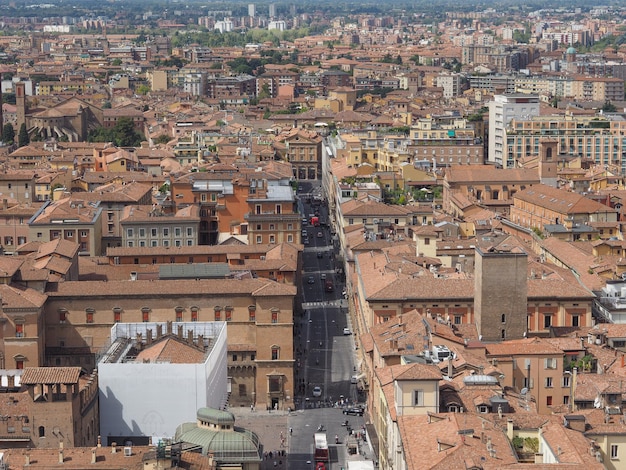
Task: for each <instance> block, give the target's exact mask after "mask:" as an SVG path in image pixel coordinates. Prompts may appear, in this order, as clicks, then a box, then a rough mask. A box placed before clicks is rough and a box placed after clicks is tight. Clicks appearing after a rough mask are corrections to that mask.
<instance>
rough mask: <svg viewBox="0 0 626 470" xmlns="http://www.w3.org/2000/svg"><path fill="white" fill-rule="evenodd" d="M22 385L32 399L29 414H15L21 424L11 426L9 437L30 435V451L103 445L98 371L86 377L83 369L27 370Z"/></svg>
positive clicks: (15, 423) (27, 400)
mask: <svg viewBox="0 0 626 470" xmlns="http://www.w3.org/2000/svg"><path fill="white" fill-rule="evenodd" d="M20 383H21V384H22V385H23V386H24V387H25V388H26V394H27V396H28V399H26V400H24V401H25V402H26V403H25V404H26V406H27V407H28V411H27V413H26V414H25V415H21V416H15V415H13V419H15V420H17V421H18V422H14V423H9V424H13V430H8V429H7V430H8V433H7V434H12V433H20V435H21V436H23V435H24V434H27V436H28V437H29V439H28V441H27V443H28V444H27V445H28V447H29V448H30V447H35V448H42V447H43V448H52V449H59V447H60V446H63V447H68V448H71V447H93V446H95V445H97V444H99V442H98V440H99V435H100V416H99V403H98V374H97V373H96V372H93V373H91V374H86V375H84V374H83V373H82V371H81V368H80V367H26V368H25V369H24V373H23V374H22V375H21V378H20ZM20 398H22V399H23V398H25V397H19V398H18V399H20ZM11 414H13V413H11ZM7 418H9V419H10V418H11V416H7ZM3 421H4V422H7V421H8V420H3ZM63 447H61V448H63Z"/></svg>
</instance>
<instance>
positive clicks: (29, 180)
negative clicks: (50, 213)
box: [0, 171, 37, 203]
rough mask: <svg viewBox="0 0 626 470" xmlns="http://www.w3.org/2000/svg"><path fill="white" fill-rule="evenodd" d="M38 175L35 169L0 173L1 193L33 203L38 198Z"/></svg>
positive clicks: (8, 197) (21, 201) (7, 196)
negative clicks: (36, 187) (36, 193)
mask: <svg viewBox="0 0 626 470" xmlns="http://www.w3.org/2000/svg"><path fill="white" fill-rule="evenodd" d="M36 181H37V176H36V173H35V172H34V171H25V172H2V174H1V175H0V193H2V195H3V196H4V197H5V198H7V199H11V200H14V201H17V202H20V203H31V202H34V201H36V200H37V198H36V195H35V183H36Z"/></svg>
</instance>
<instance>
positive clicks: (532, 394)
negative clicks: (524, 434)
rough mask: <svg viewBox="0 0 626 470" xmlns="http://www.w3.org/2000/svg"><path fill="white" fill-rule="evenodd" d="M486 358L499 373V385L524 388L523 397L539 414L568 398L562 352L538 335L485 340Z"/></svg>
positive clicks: (566, 402) (567, 377)
mask: <svg viewBox="0 0 626 470" xmlns="http://www.w3.org/2000/svg"><path fill="white" fill-rule="evenodd" d="M486 348H487V359H491V360H492V361H493V363H494V364H497V365H498V368H499V369H500V370H501V371H502V372H503V375H504V378H503V379H502V384H503V386H508V387H513V388H514V389H517V390H522V389H526V390H527V393H525V394H524V395H528V396H523V397H522V399H523V400H526V399H527V400H530V401H533V402H535V403H536V405H537V411H538V412H539V413H540V414H550V413H551V412H552V408H553V407H557V406H559V405H567V404H568V403H569V402H570V400H571V399H572V397H571V388H570V381H571V380H572V376H571V374H570V375H568V374H566V373H565V367H564V358H565V354H564V352H563V350H562V349H561V348H559V347H558V346H556V345H553V344H552V343H551V342H550V341H548V340H546V339H540V338H524V339H519V340H512V341H504V342H501V343H489V344H487V345H486Z"/></svg>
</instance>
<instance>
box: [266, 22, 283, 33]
mask: <svg viewBox="0 0 626 470" xmlns="http://www.w3.org/2000/svg"><path fill="white" fill-rule="evenodd" d="M286 28H287V23H285V22H284V21H282V20H280V21H270V22H269V23H268V25H267V29H269V30H272V29H277V30H278V31H284V30H285V29H286Z"/></svg>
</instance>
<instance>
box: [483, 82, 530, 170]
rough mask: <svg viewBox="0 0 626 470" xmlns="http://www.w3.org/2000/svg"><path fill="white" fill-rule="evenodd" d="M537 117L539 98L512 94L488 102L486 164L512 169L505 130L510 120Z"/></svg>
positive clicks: (512, 161)
mask: <svg viewBox="0 0 626 470" xmlns="http://www.w3.org/2000/svg"><path fill="white" fill-rule="evenodd" d="M534 116H539V97H538V96H537V95H526V94H522V93H513V94H506V95H495V96H494V97H493V101H490V102H489V154H488V155H487V162H488V163H493V164H496V165H499V166H502V167H503V168H513V167H514V166H515V161H514V160H513V156H512V155H511V158H509V155H508V151H507V148H506V128H507V126H508V125H509V123H510V122H511V120H512V119H519V120H530V119H531V118H532V117H534Z"/></svg>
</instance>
